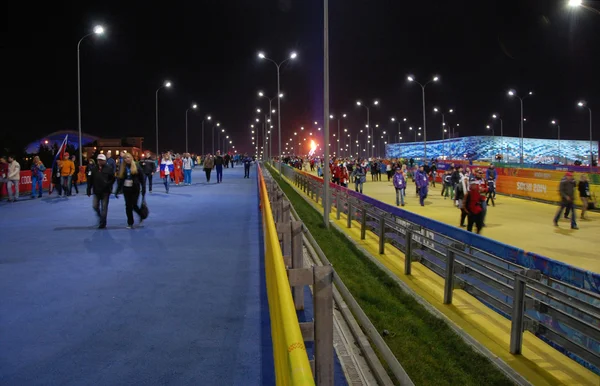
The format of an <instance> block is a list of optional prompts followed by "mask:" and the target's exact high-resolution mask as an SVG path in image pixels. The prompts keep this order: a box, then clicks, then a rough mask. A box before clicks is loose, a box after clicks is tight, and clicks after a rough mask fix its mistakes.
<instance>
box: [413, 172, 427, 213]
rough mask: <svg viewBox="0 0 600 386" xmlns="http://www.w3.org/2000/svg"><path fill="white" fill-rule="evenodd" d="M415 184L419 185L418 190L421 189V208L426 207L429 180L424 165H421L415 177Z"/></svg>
mask: <svg viewBox="0 0 600 386" xmlns="http://www.w3.org/2000/svg"><path fill="white" fill-rule="evenodd" d="M415 182H416V184H417V189H419V202H420V203H421V206H425V199H426V198H427V193H428V190H429V178H428V176H427V173H425V170H424V168H423V165H421V167H420V168H419V171H418V172H417V174H416V176H415Z"/></svg>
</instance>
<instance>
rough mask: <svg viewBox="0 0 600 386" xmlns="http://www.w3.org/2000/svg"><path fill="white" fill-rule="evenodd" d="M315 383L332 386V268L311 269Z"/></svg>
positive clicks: (328, 266)
mask: <svg viewBox="0 0 600 386" xmlns="http://www.w3.org/2000/svg"><path fill="white" fill-rule="evenodd" d="M313 274H314V281H313V299H314V315H315V383H316V384H317V385H319V386H326V385H328V386H333V286H332V283H333V268H332V267H331V266H330V265H325V266H321V267H318V266H315V267H313Z"/></svg>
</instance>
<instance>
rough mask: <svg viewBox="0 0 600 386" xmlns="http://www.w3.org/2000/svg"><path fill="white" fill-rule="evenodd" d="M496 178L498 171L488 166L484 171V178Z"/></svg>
mask: <svg viewBox="0 0 600 386" xmlns="http://www.w3.org/2000/svg"><path fill="white" fill-rule="evenodd" d="M497 178H498V172H496V169H492V168H489V169H488V170H487V171H486V172H485V179H486V180H487V181H489V180H494V181H496V179H497Z"/></svg>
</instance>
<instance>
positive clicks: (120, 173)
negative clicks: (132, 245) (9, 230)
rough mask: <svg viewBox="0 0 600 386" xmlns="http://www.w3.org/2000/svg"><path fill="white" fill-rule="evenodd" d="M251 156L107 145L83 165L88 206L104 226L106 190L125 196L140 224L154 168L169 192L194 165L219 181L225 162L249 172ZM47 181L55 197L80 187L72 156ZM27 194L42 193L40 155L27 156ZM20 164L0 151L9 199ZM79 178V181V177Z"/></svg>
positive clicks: (130, 219)
mask: <svg viewBox="0 0 600 386" xmlns="http://www.w3.org/2000/svg"><path fill="white" fill-rule="evenodd" d="M254 161H255V158H253V157H250V156H248V154H244V155H243V156H242V155H238V154H235V155H231V154H225V155H221V152H220V151H217V152H216V154H215V155H212V154H206V155H204V156H193V155H191V154H189V153H183V154H175V153H172V152H165V153H163V154H161V155H160V157H158V159H156V158H147V157H146V156H145V154H143V153H142V155H141V156H140V158H139V159H136V158H135V157H134V156H133V155H132V154H131V153H127V152H123V153H122V154H121V156H120V157H118V158H114V157H113V156H112V154H111V151H107V153H106V154H103V153H100V154H97V155H96V157H95V159H94V158H90V159H89V160H88V161H87V165H86V167H85V172H84V174H85V182H86V185H87V189H86V193H87V196H88V197H93V199H92V208H93V210H94V212H95V213H96V214H97V216H98V228H100V229H104V228H106V222H107V215H108V206H109V200H110V196H111V195H114V197H115V198H118V197H119V196H121V195H122V196H123V197H124V201H125V215H126V217H127V228H128V229H131V228H133V225H134V223H135V218H134V213H135V214H137V216H138V218H139V219H138V226H139V225H141V224H142V223H143V221H144V220H145V219H146V218H147V217H148V214H149V209H148V205H147V203H146V199H145V197H146V192H147V191H148V192H150V193H152V186H153V176H154V175H155V174H156V173H157V172H158V173H159V176H160V178H161V180H162V183H163V184H164V187H165V192H166V193H167V194H168V193H169V190H170V187H171V184H172V183H174V184H175V185H176V186H180V185H181V186H190V185H192V170H193V169H194V168H195V167H197V166H200V167H201V168H202V169H203V171H204V172H205V175H206V182H207V183H210V179H211V174H212V171H213V170H215V171H216V174H217V181H216V182H217V183H222V181H223V168H229V167H231V168H233V167H234V165H239V164H242V165H243V166H244V178H250V168H251V165H252V163H253V162H254ZM51 168H52V174H51V183H50V188H49V191H48V195H52V194H53V192H54V191H56V192H57V195H58V197H68V196H71V195H72V192H73V190H75V194H78V193H79V186H78V183H79V181H78V180H79V178H78V174H79V167H78V166H77V163H76V157H75V156H74V155H70V154H69V153H67V152H65V153H64V155H63V156H62V159H57V160H56V162H54V163H53V165H52V166H51ZM30 170H31V182H32V190H31V198H32V199H35V198H41V197H42V194H43V193H42V192H43V189H42V182H43V181H44V173H45V171H46V166H45V165H44V164H43V162H41V161H40V158H39V157H38V156H35V157H33V159H32V161H31V167H30ZM20 173H21V165H20V163H19V162H17V160H16V159H15V157H13V156H9V157H0V177H1V178H0V191H2V188H3V185H5V186H6V190H7V192H8V202H10V203H12V202H15V201H17V200H18V199H19V182H20V180H21V175H20ZM81 182H83V181H81Z"/></svg>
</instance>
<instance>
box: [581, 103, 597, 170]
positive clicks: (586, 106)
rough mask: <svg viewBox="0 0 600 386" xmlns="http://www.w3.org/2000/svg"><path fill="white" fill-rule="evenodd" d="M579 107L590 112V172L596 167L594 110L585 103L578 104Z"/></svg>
mask: <svg viewBox="0 0 600 386" xmlns="http://www.w3.org/2000/svg"><path fill="white" fill-rule="evenodd" d="M577 106H579V107H585V108H586V109H588V110H589V112H590V170H592V168H593V167H594V144H593V141H592V109H591V108H590V107H589V106H588V105H587V103H586V102H584V101H580V102H578V103H577Z"/></svg>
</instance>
